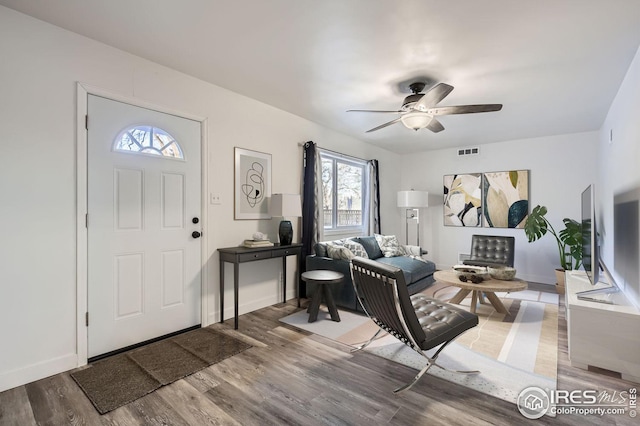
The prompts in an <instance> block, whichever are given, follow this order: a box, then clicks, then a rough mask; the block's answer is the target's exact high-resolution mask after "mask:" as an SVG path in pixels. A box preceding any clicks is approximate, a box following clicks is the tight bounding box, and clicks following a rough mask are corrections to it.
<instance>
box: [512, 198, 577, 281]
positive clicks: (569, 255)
mask: <svg viewBox="0 0 640 426" xmlns="http://www.w3.org/2000/svg"><path fill="white" fill-rule="evenodd" d="M546 214H547V208H546V207H545V206H539V205H538V206H536V207H534V209H533V210H532V211H531V213H530V214H529V217H528V218H527V221H526V222H525V224H524V232H525V234H526V235H527V238H528V239H529V242H530V243H531V242H533V241H536V240H538V239H540V238H542V237H543V236H544V235H546V234H547V233H549V234H551V235H553V236H554V237H555V239H556V243H557V244H558V254H559V255H560V268H558V269H556V278H557V280H558V283H557V290H558V293H564V271H568V270H572V269H578V268H579V267H580V265H581V264H582V224H581V223H580V222H578V221H576V220H573V219H569V218H564V219H563V220H562V222H563V223H564V229H562V230H561V231H560V232H556V230H555V229H554V228H553V226H552V225H551V223H550V222H549V220H547V218H546V217H545V215H546Z"/></svg>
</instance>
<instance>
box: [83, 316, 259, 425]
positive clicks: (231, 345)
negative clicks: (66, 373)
mask: <svg viewBox="0 0 640 426" xmlns="http://www.w3.org/2000/svg"><path fill="white" fill-rule="evenodd" d="M250 347H251V345H249V344H247V343H245V342H242V341H240V340H238V339H236V338H234V337H231V336H228V335H226V334H224V333H220V332H218V331H215V330H212V329H210V328H199V329H197V330H193V331H190V332H188V333H184V334H179V335H177V336H174V337H171V338H168V339H165V340H161V341H159V342H155V343H152V344H149V345H146V346H143V347H141V348H137V349H133V350H131V351H128V352H125V353H122V354H119V355H114V356H111V357H109V358H106V359H103V360H100V361H97V362H95V363H93V364H91V365H89V367H87V368H84V369H82V370H78V371H76V372H74V373H71V377H73V379H74V380H75V381H76V383H78V385H79V386H80V388H81V389H82V390H83V391H84V393H85V394H86V395H87V397H88V398H89V400H90V401H91V403H92V404H93V405H94V407H96V410H98V412H99V413H100V414H105V413H108V412H109V411H111V410H114V409H116V408H118V407H120V406H122V405H125V404H128V403H130V402H133V401H135V400H136V399H138V398H140V397H143V396H145V395H147V394H149V393H151V392H153V391H155V390H156V389H158V388H160V387H162V386H165V385H168V384H169V383H172V382H174V381H176V380H179V379H181V378H183V377H186V376H188V375H190V374H193V373H195V372H196V371H199V370H201V369H203V368H205V367H208V366H209V365H212V364H215V363H217V362H220V361H222V360H224V359H226V358H229V357H230V356H233V355H235V354H238V353H240V352H242V351H244V350H245V349H248V348H250Z"/></svg>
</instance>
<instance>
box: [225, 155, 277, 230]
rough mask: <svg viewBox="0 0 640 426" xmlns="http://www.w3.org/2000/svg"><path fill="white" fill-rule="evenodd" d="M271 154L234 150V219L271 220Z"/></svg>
mask: <svg viewBox="0 0 640 426" xmlns="http://www.w3.org/2000/svg"><path fill="white" fill-rule="evenodd" d="M269 197H271V154H265V153H264V152H258V151H251V150H248V149H244V148H238V147H236V148H235V188H234V203H235V205H234V212H235V219H271V215H270V214H269V206H268V198H269Z"/></svg>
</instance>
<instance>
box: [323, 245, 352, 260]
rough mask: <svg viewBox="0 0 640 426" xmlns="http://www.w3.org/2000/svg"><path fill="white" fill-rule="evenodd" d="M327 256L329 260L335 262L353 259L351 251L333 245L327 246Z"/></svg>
mask: <svg viewBox="0 0 640 426" xmlns="http://www.w3.org/2000/svg"><path fill="white" fill-rule="evenodd" d="M327 255H328V256H329V257H330V258H331V259H336V260H351V259H353V258H354V257H355V256H354V255H353V253H352V252H351V250H349V249H348V248H346V247H345V246H342V245H337V244H333V243H328V244H327Z"/></svg>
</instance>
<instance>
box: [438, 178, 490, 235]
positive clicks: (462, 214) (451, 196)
mask: <svg viewBox="0 0 640 426" xmlns="http://www.w3.org/2000/svg"><path fill="white" fill-rule="evenodd" d="M481 218H482V174H481V173H470V174H458V175H445V176H444V224H445V226H471V227H474V226H480V224H481Z"/></svg>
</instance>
